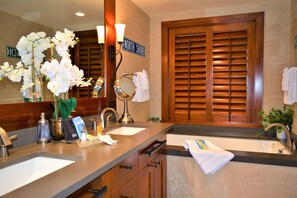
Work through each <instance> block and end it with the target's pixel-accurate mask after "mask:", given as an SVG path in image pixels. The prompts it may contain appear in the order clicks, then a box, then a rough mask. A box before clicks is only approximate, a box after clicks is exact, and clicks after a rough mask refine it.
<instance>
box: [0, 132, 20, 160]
mask: <svg viewBox="0 0 297 198" xmlns="http://www.w3.org/2000/svg"><path fill="white" fill-rule="evenodd" d="M0 137H1V140H2V142H3V145H1V156H0V157H7V156H8V155H9V152H8V146H10V145H12V142H11V141H13V140H16V139H17V138H18V136H17V135H13V136H11V137H9V136H8V134H7V133H6V131H5V130H4V129H3V128H2V127H0Z"/></svg>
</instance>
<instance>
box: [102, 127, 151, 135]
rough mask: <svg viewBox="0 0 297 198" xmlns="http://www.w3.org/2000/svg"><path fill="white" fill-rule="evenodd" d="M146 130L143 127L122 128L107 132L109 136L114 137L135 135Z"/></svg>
mask: <svg viewBox="0 0 297 198" xmlns="http://www.w3.org/2000/svg"><path fill="white" fill-rule="evenodd" d="M144 129H145V128H141V127H120V128H117V129H114V130H111V131H109V132H107V134H114V135H135V134H136V133H139V132H141V131H143V130H144Z"/></svg>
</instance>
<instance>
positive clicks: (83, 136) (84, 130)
mask: <svg viewBox="0 0 297 198" xmlns="http://www.w3.org/2000/svg"><path fill="white" fill-rule="evenodd" d="M87 134H88V131H87V129H86V127H85V126H84V127H83V130H82V132H81V141H86V140H87Z"/></svg>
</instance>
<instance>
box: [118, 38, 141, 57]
mask: <svg viewBox="0 0 297 198" xmlns="http://www.w3.org/2000/svg"><path fill="white" fill-rule="evenodd" d="M123 49H124V50H126V51H129V52H132V53H134V54H138V55H140V56H145V47H144V46H142V45H139V44H138V43H135V42H134V41H131V40H129V39H127V38H124V43H123Z"/></svg>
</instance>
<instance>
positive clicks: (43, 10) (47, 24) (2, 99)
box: [0, 0, 104, 104]
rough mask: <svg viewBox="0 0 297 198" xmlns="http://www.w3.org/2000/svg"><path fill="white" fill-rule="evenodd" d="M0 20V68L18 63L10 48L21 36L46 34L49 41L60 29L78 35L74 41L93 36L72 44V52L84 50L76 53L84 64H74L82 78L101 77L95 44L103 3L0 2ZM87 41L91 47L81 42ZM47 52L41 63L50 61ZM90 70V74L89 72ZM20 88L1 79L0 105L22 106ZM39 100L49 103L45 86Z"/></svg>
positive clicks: (95, 0) (74, 0)
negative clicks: (90, 39)
mask: <svg viewBox="0 0 297 198" xmlns="http://www.w3.org/2000/svg"><path fill="white" fill-rule="evenodd" d="M82 15H84V16H82ZM0 18H1V20H0V26H1V27H2V28H1V37H0V46H1V48H0V61H1V62H0V65H2V64H3V63H4V62H9V64H10V65H16V63H17V62H19V61H20V60H21V59H20V58H18V57H15V56H14V55H15V49H13V47H16V45H17V43H18V41H19V40H20V38H21V37H22V36H27V35H28V34H30V33H31V32H41V31H42V32H45V33H46V36H48V37H51V38H52V37H53V36H54V35H55V33H56V31H61V32H63V31H64V28H67V29H68V30H71V31H74V32H75V33H76V36H77V35H79V36H78V38H79V37H80V35H81V34H80V33H81V32H94V33H95V34H94V33H93V34H91V35H90V34H89V35H87V36H88V38H86V36H84V37H83V38H81V39H80V38H79V39H80V40H81V43H78V44H76V45H75V48H79V46H82V47H81V48H84V49H83V50H84V51H83V50H81V53H80V54H83V55H81V59H83V60H84V63H82V62H83V61H80V62H79V61H77V63H74V64H76V65H77V66H78V67H79V68H81V69H83V70H84V73H85V77H86V78H89V77H92V78H93V79H94V81H95V80H96V79H97V78H98V77H99V76H101V75H103V74H102V73H101V71H103V70H101V69H100V70H99V68H101V66H102V64H100V62H102V61H99V54H100V52H101V51H100V47H99V45H98V43H96V26H97V25H104V0H87V1H84V2H83V3H82V2H81V1H80V0H60V1H52V0H42V1H36V0H26V1H21V0H0ZM90 37H91V38H93V43H90V42H89V41H88V43H86V41H85V40H86V39H89V38H90ZM94 37H95V38H94ZM96 44H97V46H96ZM86 45H88V46H86ZM89 46H91V47H92V49H90V47H89ZM87 47H88V49H87ZM96 47H97V48H96ZM49 51H50V50H49V49H48V50H46V51H45V54H46V55H47V57H45V59H49V58H50V55H49V53H48V52H49ZM86 53H88V54H86ZM76 54H77V53H76ZM74 55H75V53H73V55H72V59H73V60H78V59H77V57H74ZM88 55H89V56H90V57H91V56H93V57H91V58H92V60H86V58H88ZM77 56H79V54H78V55H77ZM85 60H86V61H87V62H86V61H85ZM73 62H74V61H73ZM78 64H79V65H78ZM86 64H89V65H86ZM91 70H92V73H93V74H92V73H91V72H89V71H91ZM93 84H94V83H93ZM44 85H45V83H44ZM21 86H22V83H15V82H12V81H10V80H9V79H8V78H3V79H2V81H1V82H0V104H7V103H18V102H22V101H23V98H24V96H23V95H22V94H21V93H20V88H21ZM90 87H92V86H90ZM90 87H89V88H85V89H84V92H88V91H89V92H90V90H91V89H90ZM77 95H78V94H77ZM80 95H82V94H80ZM42 96H43V97H42V101H49V100H52V94H51V93H50V91H49V90H48V89H46V85H45V86H43V94H42ZM78 96H79V95H78ZM85 97H86V96H85ZM78 98H79V97H78Z"/></svg>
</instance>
